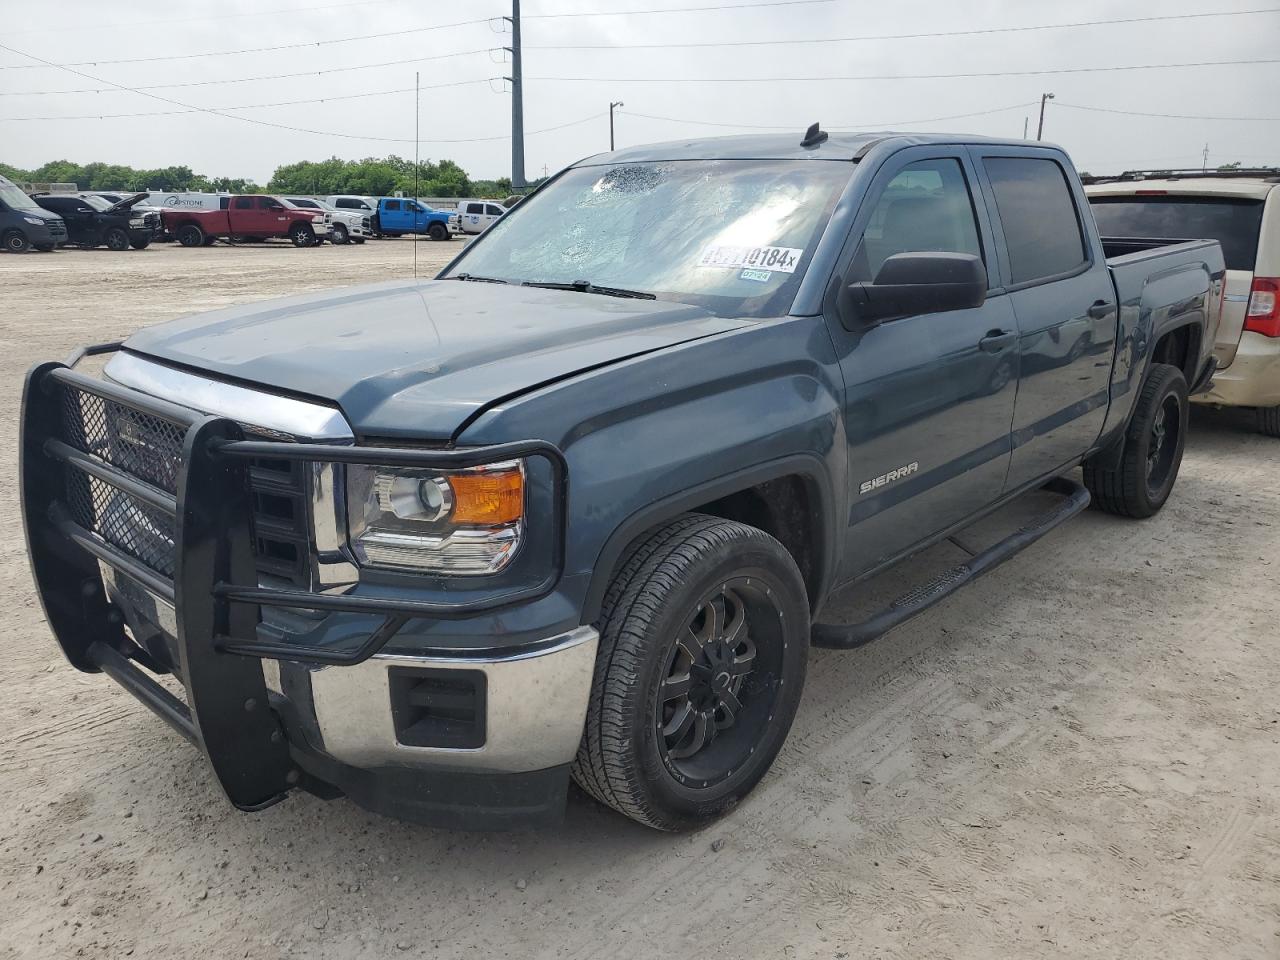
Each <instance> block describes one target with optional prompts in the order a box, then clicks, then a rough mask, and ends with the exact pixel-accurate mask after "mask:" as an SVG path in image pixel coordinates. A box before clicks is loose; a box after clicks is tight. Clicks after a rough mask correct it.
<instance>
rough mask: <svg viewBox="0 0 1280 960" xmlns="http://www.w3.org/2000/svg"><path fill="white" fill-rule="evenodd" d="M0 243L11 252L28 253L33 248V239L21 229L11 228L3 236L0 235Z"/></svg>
mask: <svg viewBox="0 0 1280 960" xmlns="http://www.w3.org/2000/svg"><path fill="white" fill-rule="evenodd" d="M0 245H3V246H4V248H5V250H6V251H7V252H9V253H26V252H27V251H28V250H30V249H31V241H30V240H28V239H27V235H26V234H25V233H23V232H22V231H21V230H10V231H8V232H7V233H6V234H5V235H4V236H3V237H0Z"/></svg>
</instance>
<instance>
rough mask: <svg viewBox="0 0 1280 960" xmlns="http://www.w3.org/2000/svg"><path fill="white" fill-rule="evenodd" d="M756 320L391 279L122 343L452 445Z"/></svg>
mask: <svg viewBox="0 0 1280 960" xmlns="http://www.w3.org/2000/svg"><path fill="white" fill-rule="evenodd" d="M749 324H750V321H743V320H729V319H723V318H720V317H716V316H714V315H713V314H710V313H708V312H707V311H705V310H703V309H701V308H699V307H693V306H689V305H687V304H679V303H670V302H664V301H658V300H629V299H617V298H612V297H606V296H601V295H598V294H589V293H577V292H574V291H562V290H545V289H540V288H534V287H521V286H515V285H506V284H490V283H477V282H467V281H460V280H428V281H408V282H405V281H397V282H392V283H383V284H378V285H375V286H367V287H356V288H351V289H346V290H336V291H329V292H327V293H324V294H313V295H307V296H300V297H291V298H288V299H285V300H272V301H269V302H266V303H260V304H253V305H247V306H239V307H232V308H229V309H225V310H219V311H216V312H214V313H205V314H199V315H197V316H192V317H186V318H183V319H181V320H175V321H173V322H170V323H166V324H161V325H159V326H155V327H151V328H149V329H146V330H143V331H141V332H139V333H137V334H135V335H134V336H132V337H131V338H130V339H129V340H128V341H127V342H126V344H125V347H126V349H128V350H131V351H133V352H135V353H139V354H144V355H147V356H149V357H152V358H154V359H157V360H160V361H163V362H168V363H170V364H176V365H180V366H185V367H188V368H193V369H195V370H198V371H201V372H207V373H209V374H211V375H213V376H215V377H221V378H225V379H232V380H237V381H241V382H247V383H249V384H255V385H260V386H261V387H262V388H264V389H266V390H269V391H273V392H282V393H289V394H296V395H302V396H306V397H310V398H315V399H320V400H324V401H328V402H330V403H333V404H335V405H337V406H338V407H339V408H340V409H341V410H342V412H343V413H344V414H345V415H346V417H347V419H348V420H349V421H350V422H351V425H352V427H353V428H354V429H355V431H356V433H357V435H360V436H373V437H387V438H392V437H400V438H413V439H423V440H447V439H450V438H452V437H453V436H454V435H455V434H456V433H457V432H458V431H459V430H460V429H461V428H462V427H463V426H465V424H466V423H467V422H468V420H469V419H470V418H472V417H473V416H475V415H476V414H478V413H479V412H480V411H482V410H483V409H484V408H485V407H487V406H490V405H492V404H493V403H495V402H496V401H499V400H504V399H508V398H512V397H514V396H517V395H519V394H521V393H524V392H525V391H528V390H532V389H535V388H537V387H538V386H540V385H544V384H548V383H551V382H553V381H556V380H560V379H563V378H565V377H568V376H572V375H573V374H575V373H578V372H580V371H583V370H587V369H590V368H592V367H598V366H601V365H603V364H608V363H613V362H616V361H618V360H622V359H625V358H627V357H632V356H636V355H638V354H642V353H647V352H649V351H653V350H660V349H662V348H664V347H669V346H673V345H675V344H678V343H682V342H685V341H688V340H693V339H697V338H699V337H705V336H710V335H712V334H716V333H721V332H723V331H726V330H732V329H736V328H738V327H742V326H747V325H749Z"/></svg>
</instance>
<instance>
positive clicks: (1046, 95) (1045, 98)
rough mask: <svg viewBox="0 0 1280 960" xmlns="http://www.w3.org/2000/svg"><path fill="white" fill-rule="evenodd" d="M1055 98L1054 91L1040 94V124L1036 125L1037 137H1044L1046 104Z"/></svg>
mask: <svg viewBox="0 0 1280 960" xmlns="http://www.w3.org/2000/svg"><path fill="white" fill-rule="evenodd" d="M1052 99H1053V94H1052V93H1042V94H1040V126H1038V127H1036V139H1037V140H1043V139H1044V105H1045V103H1046V102H1047V101H1049V100H1052Z"/></svg>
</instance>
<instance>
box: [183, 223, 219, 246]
mask: <svg viewBox="0 0 1280 960" xmlns="http://www.w3.org/2000/svg"><path fill="white" fill-rule="evenodd" d="M211 239H212V237H209V238H206V237H205V235H204V231H203V230H201V229H200V228H199V227H198V226H196V224H194V223H188V224H184V225H183V226H181V227H179V228H178V242H179V243H180V244H182V245H183V246H184V247H203V246H206V245H207V244H208V242H209V240H211Z"/></svg>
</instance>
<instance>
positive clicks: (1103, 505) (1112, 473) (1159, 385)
mask: <svg viewBox="0 0 1280 960" xmlns="http://www.w3.org/2000/svg"><path fill="white" fill-rule="evenodd" d="M1188 412H1189V404H1188V403H1187V381H1186V378H1185V377H1184V376H1183V375H1182V371H1181V370H1179V369H1178V368H1177V367H1174V366H1171V365H1170V364H1167V363H1153V364H1152V365H1151V371H1150V372H1149V373H1148V374H1147V379H1146V382H1145V383H1143V385H1142V392H1141V393H1140V394H1139V395H1138V404H1137V407H1136V408H1135V409H1134V411H1133V419H1132V420H1130V421H1129V427H1128V429H1127V430H1126V431H1125V436H1124V441H1123V443H1124V445H1123V447H1122V448H1121V451H1120V462H1119V463H1118V464H1117V465H1116V466H1114V467H1110V466H1104V465H1102V464H1101V463H1100V462H1098V459H1097V458H1094V459H1093V460H1086V461H1085V463H1084V485H1085V486H1086V487H1088V488H1089V493H1090V494H1091V495H1092V496H1093V503H1094V505H1095V506H1096V507H1097V508H1098V509H1099V510H1105V511H1106V512H1107V513H1114V514H1117V515H1118V516H1122V517H1134V518H1137V519H1142V518H1144V517H1150V516H1154V515H1155V514H1156V513H1159V512H1160V508H1161V507H1163V506H1164V504H1165V501H1166V500H1168V499H1169V494H1171V493H1172V492H1173V485H1174V483H1175V481H1176V480H1177V479H1178V468H1179V467H1180V466H1181V464H1182V451H1183V448H1184V446H1185V444H1186V439H1187V418H1188Z"/></svg>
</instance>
